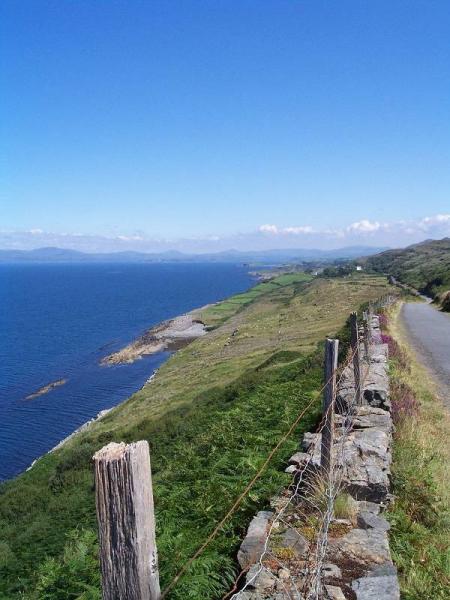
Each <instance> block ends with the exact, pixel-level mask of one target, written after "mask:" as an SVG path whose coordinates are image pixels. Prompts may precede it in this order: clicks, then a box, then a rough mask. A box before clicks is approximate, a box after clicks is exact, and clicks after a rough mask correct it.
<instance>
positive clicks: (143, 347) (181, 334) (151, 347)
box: [23, 303, 216, 472]
mask: <svg viewBox="0 0 450 600" xmlns="http://www.w3.org/2000/svg"><path fill="white" fill-rule="evenodd" d="M214 304H216V303H210V304H206V305H204V306H202V307H199V308H195V309H193V310H191V311H189V312H187V313H184V314H182V315H178V316H176V317H174V318H173V319H168V320H166V321H162V322H161V323H158V324H157V325H155V326H154V327H151V328H150V329H148V330H147V331H145V332H144V333H143V334H142V335H141V336H139V337H138V338H136V339H135V340H133V341H132V342H130V343H129V344H127V345H126V346H124V347H123V348H122V349H120V350H118V351H117V352H113V353H112V354H109V355H107V356H105V357H103V358H102V359H101V360H100V365H101V366H117V365H124V364H131V363H133V362H134V361H136V360H139V359H141V358H142V357H143V356H146V355H149V354H156V353H158V352H163V351H165V350H171V351H173V352H176V351H177V350H180V349H181V348H184V347H185V346H187V345H188V344H190V343H191V342H193V341H194V340H196V339H197V338H199V337H202V336H204V335H206V334H207V333H208V330H207V328H206V326H205V324H204V323H203V322H202V321H201V320H200V319H199V318H198V315H199V314H200V312H201V311H202V310H204V309H205V308H208V307H210V306H214ZM158 370H159V369H155V370H154V371H153V372H152V374H151V375H150V376H149V377H148V379H146V381H145V383H144V385H143V386H142V387H141V388H139V389H142V388H143V387H144V386H146V385H148V384H149V383H151V381H152V380H153V379H154V378H155V376H156V374H157V373H158ZM46 387H50V386H46ZM42 389H43V388H42ZM51 389H53V387H51V388H50V389H49V390H48V391H51ZM46 391H47V390H46ZM136 391H138V390H136ZM42 393H46V392H42ZM39 395H40V394H39ZM127 400H128V398H125V399H124V400H122V402H126V401H127ZM122 402H119V403H118V404H116V405H115V406H113V407H111V408H106V409H104V410H101V411H100V412H99V413H97V415H95V416H94V417H92V418H91V419H89V420H88V421H86V422H85V423H83V424H82V425H80V426H79V427H77V428H76V429H74V430H73V431H72V433H70V434H69V435H67V436H66V437H64V438H63V439H62V440H61V441H59V442H58V443H57V444H56V446H53V448H51V449H50V450H48V451H47V452H45V453H44V454H42V455H41V456H38V457H37V458H35V459H34V460H33V462H32V463H31V464H30V466H29V467H27V468H26V469H25V470H24V471H23V472H27V471H30V470H31V469H32V468H33V467H34V465H35V464H36V463H37V462H38V461H39V460H40V459H41V458H43V457H44V456H46V455H47V454H51V453H52V452H55V451H56V450H59V449H60V448H62V447H63V446H64V445H65V444H66V443H67V442H68V441H69V440H71V439H73V438H74V437H75V436H77V435H78V434H79V433H81V432H83V431H86V430H87V429H89V427H90V426H91V425H92V424H93V423H95V422H96V421H99V420H100V419H102V418H103V417H104V416H105V415H107V414H108V413H109V412H111V411H112V410H113V409H114V408H116V407H117V406H120V404H122Z"/></svg>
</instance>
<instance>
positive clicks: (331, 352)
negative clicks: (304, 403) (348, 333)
mask: <svg viewBox="0 0 450 600" xmlns="http://www.w3.org/2000/svg"><path fill="white" fill-rule="evenodd" d="M338 348H339V340H329V339H327V341H326V342H325V364H324V371H325V388H324V393H323V414H324V419H325V420H324V424H323V428H322V447H321V457H320V466H321V468H322V470H323V471H324V473H326V474H327V475H330V473H331V469H332V460H333V459H332V449H333V438H334V407H335V398H336V369H337V363H338Z"/></svg>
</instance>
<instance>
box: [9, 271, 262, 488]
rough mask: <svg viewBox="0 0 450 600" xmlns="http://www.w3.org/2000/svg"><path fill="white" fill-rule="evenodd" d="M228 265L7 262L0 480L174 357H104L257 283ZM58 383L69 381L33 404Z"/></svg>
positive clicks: (161, 355) (21, 468)
mask: <svg viewBox="0 0 450 600" xmlns="http://www.w3.org/2000/svg"><path fill="white" fill-rule="evenodd" d="M252 283H253V281H252V278H251V277H250V276H249V275H248V272H247V270H246V269H245V268H244V267H242V266H238V265H231V264H85V265H81V264H64V265H61V264H51V265H49V264H45V265H44V264H28V265H23V264H16V265H0V479H6V478H10V477H12V476H14V475H16V474H17V473H19V472H21V471H23V470H24V469H26V468H27V467H28V466H29V465H30V463H31V462H32V461H33V460H34V459H35V458H37V457H39V456H40V455H42V454H43V453H45V452H47V451H48V450H49V449H51V448H53V447H54V446H55V445H56V444H57V443H58V442H59V441H60V440H61V439H62V438H64V437H66V436H67V435H68V434H70V433H71V432H72V431H73V430H74V429H76V428H77V427H79V426H80V425H82V424H83V423H84V422H86V421H87V420H89V419H90V418H92V417H93V416H95V415H96V414H97V413H98V412H99V411H100V410H103V409H105V408H110V407H112V406H115V405H116V404H118V403H120V402H122V401H123V400H125V399H126V398H127V397H128V396H130V395H131V394H132V393H133V392H135V391H136V390H138V389H139V388H140V387H142V385H143V384H144V383H145V381H146V380H147V379H148V378H149V377H150V376H151V375H152V373H153V372H154V370H155V369H157V368H158V367H159V366H160V365H161V363H162V362H164V361H165V360H166V359H167V358H168V353H161V354H158V355H154V356H151V357H146V358H143V359H142V360H138V361H136V362H135V363H133V364H131V365H121V366H114V367H100V366H99V360H100V359H101V358H102V357H103V356H105V355H107V354H110V353H111V352H113V351H115V350H118V349H119V348H121V347H122V346H124V345H125V344H127V343H128V342H130V341H131V340H133V339H134V338H136V337H137V336H138V335H140V334H141V333H142V332H143V331H145V330H146V329H147V328H149V327H151V326H152V325H155V324H157V323H159V322H160V321H162V320H164V319H168V318H170V317H174V316H176V315H178V314H181V313H183V312H186V311H188V310H191V309H192V308H195V307H198V306H202V305H204V304H207V303H209V302H215V301H217V300H221V299H223V298H226V297H227V296H229V295H231V294H234V293H236V292H239V291H243V290H245V289H247V288H248V287H250V286H251V285H252ZM59 379H67V380H68V382H67V383H66V384H65V385H63V386H61V387H57V388H55V389H53V390H52V391H50V392H49V393H47V394H45V395H43V396H39V397H37V398H35V399H33V400H25V398H26V396H28V395H29V394H32V393H33V392H36V391H37V390H38V389H39V388H41V387H42V386H44V385H47V384H48V383H50V382H53V381H57V380H59Z"/></svg>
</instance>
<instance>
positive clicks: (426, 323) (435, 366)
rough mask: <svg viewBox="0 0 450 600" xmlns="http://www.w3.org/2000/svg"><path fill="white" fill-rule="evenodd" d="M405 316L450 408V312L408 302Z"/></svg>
mask: <svg viewBox="0 0 450 600" xmlns="http://www.w3.org/2000/svg"><path fill="white" fill-rule="evenodd" d="M401 319H402V322H403V325H404V327H405V330H406V333H407V336H408V339H409V342H410V343H411V345H412V347H413V349H414V350H415V352H416V354H417V356H418V358H419V360H420V361H421V362H422V363H423V364H424V365H425V366H426V367H427V368H428V369H429V370H430V371H431V373H432V375H433V376H434V378H435V379H436V382H437V383H438V385H439V388H440V391H441V395H442V400H443V402H444V404H445V406H446V407H447V408H448V409H450V313H443V312H440V311H439V310H437V309H436V308H434V306H432V305H430V304H425V303H422V302H411V303H406V304H404V305H403V307H402V312H401Z"/></svg>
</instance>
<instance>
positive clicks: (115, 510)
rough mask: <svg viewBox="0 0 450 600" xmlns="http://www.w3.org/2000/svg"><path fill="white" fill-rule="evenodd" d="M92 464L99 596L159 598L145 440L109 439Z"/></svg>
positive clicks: (132, 599)
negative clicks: (98, 554) (97, 544)
mask: <svg viewBox="0 0 450 600" xmlns="http://www.w3.org/2000/svg"><path fill="white" fill-rule="evenodd" d="M94 469H95V495H96V505H97V519H98V530H99V542H100V566H101V571H102V592H103V600H119V599H120V600H159V598H160V596H161V594H160V587H159V573H158V557H157V551H156V542H155V516H154V508H153V492H152V478H151V468H150V451H149V447H148V443H147V442H146V441H141V442H136V443H134V444H128V445H126V444H124V443H123V442H122V443H120V444H116V443H115V442H112V443H111V444H108V445H107V446H105V447H104V448H102V449H101V450H99V451H98V452H96V453H95V454H94Z"/></svg>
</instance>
